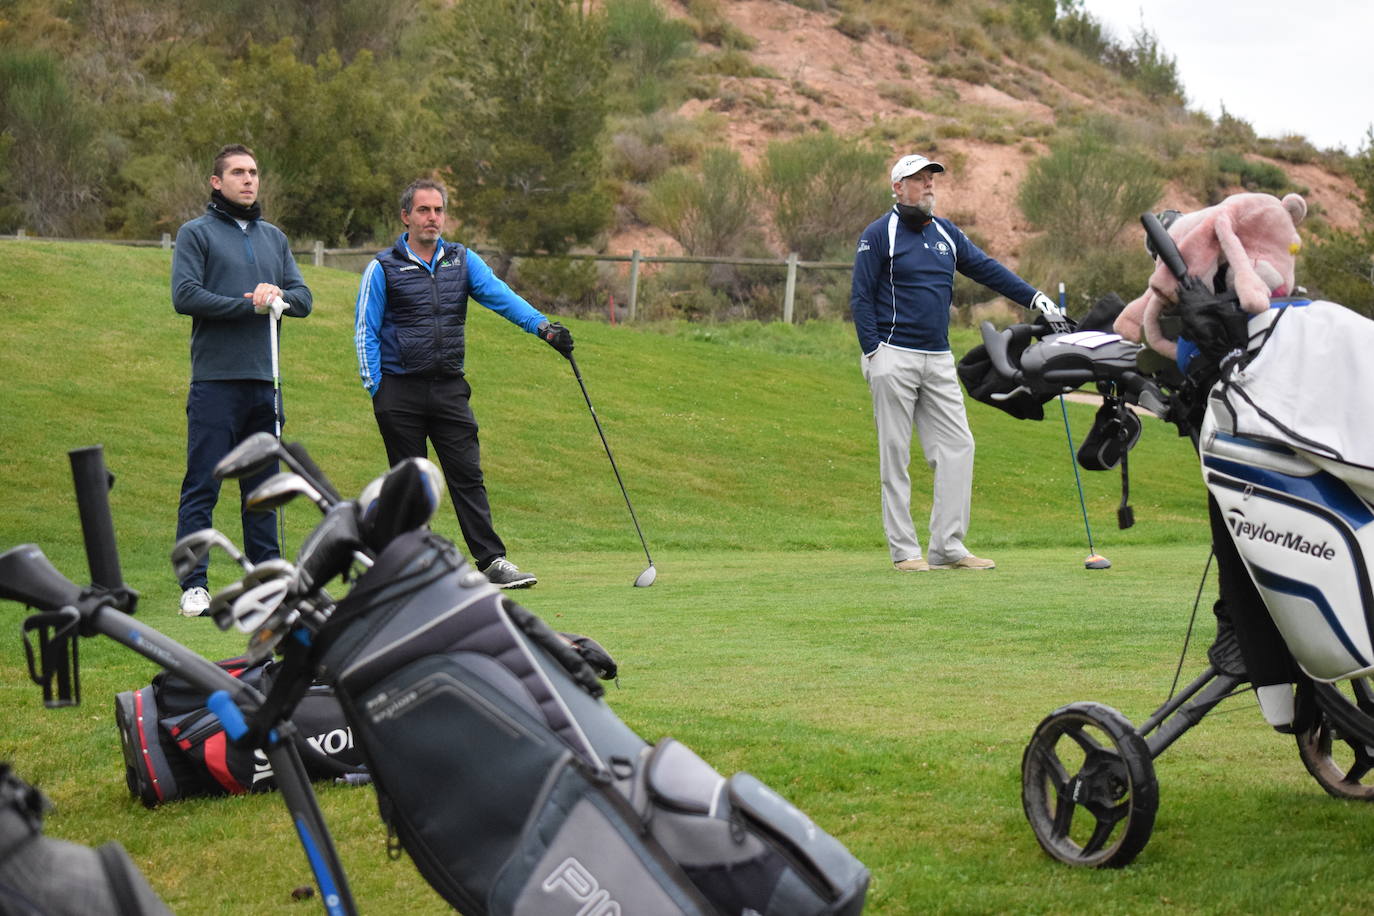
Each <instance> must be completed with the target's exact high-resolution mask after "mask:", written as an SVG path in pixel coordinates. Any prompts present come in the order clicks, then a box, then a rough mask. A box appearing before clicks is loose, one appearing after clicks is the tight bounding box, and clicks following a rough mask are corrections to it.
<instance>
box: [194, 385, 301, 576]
mask: <svg viewBox="0 0 1374 916" xmlns="http://www.w3.org/2000/svg"><path fill="white" fill-rule="evenodd" d="M274 400H275V393H274V392H273V390H272V383H271V382H259V381H250V380H241V381H214V382H192V383H191V390H190V393H189V394H188V395H187V396H186V477H185V478H184V479H183V480H182V482H181V504H180V507H179V508H178V510H177V540H180V539H181V538H182V537H184V536H185V535H187V534H190V533H191V532H193V531H199V530H201V529H202V528H210V527H213V526H214V513H215V503H216V502H218V501H219V487H220V481H219V480H216V479H215V476H214V474H213V473H212V472H213V471H214V469H215V465H216V464H218V463H219V460H220V459H221V458H223V457H224V456H225V455H226V454H228V453H229V451H230V450H231V449H233V448H234V446H236V445H238V444H239V443H240V442H242V441H243V440H244V439H246V438H248V437H249V436H251V435H252V434H253V433H258V432H267V433H270V432H272V431H273V427H274V425H275V415H276V406H275V404H274V403H273V402H274ZM285 421H286V418H285V416H283V417H282V422H283V423H285ZM277 470H278V468H277V464H276V462H273V463H272V465H271V466H270V467H268V468H267V469H266V470H264V471H262V472H261V473H259V474H256V475H254V476H252V477H245V478H241V479H240V480H239V512H240V514H241V515H242V518H243V553H244V556H246V557H247V558H248V559H249V560H250V561H251V562H253V563H255V564H256V563H261V562H262V561H263V560H269V559H272V558H274V557H279V556H281V549H280V547H279V545H278V544H277V513H276V512H246V511H244V509H243V503H244V497H246V496H247V495H248V494H249V493H251V492H253V488H254V487H256V486H257V485H258V484H260V483H262V482H263V481H264V480H266V479H267V478H269V477H271V476H272V475H273V474H275V473H277ZM208 565H209V562H208V558H207V559H206V560H202V561H201V563H200V565H199V566H197V567H196V569H195V571H194V572H192V573H191V575H190V576H188V577H187V578H185V579H183V580H182V581H181V587H182V589H188V588H192V587H194V586H200V587H201V588H205V587H206V581H207V580H206V573H207V567H208Z"/></svg>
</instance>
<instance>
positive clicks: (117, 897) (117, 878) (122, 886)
mask: <svg viewBox="0 0 1374 916" xmlns="http://www.w3.org/2000/svg"><path fill="white" fill-rule="evenodd" d="M95 855H96V858H97V859H99V860H100V868H101V870H103V871H104V872H105V883H106V884H108V885H109V886H110V896H111V897H113V898H114V904H115V914H116V916H142V914H143V904H141V903H139V902H138V894H137V893H135V892H134V885H133V882H132V881H130V880H129V869H130V868H132V867H133V862H131V861H130V860H129V854H128V853H127V852H125V851H124V847H123V846H120V845H119V841H118V840H110V842H108V843H106V844H105V845H103V846H100V847H97V848H96V850H95Z"/></svg>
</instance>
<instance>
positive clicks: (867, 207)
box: [760, 131, 891, 260]
mask: <svg viewBox="0 0 1374 916" xmlns="http://www.w3.org/2000/svg"><path fill="white" fill-rule="evenodd" d="M886 161H887V153H885V152H884V151H883V150H880V149H876V148H874V147H872V146H865V145H861V144H859V143H858V142H855V141H851V140H845V139H844V138H842V137H837V136H835V135H834V134H832V133H830V132H828V131H822V132H820V133H817V134H811V135H807V136H803V137H798V138H797V139H795V140H785V141H775V142H773V143H770V144H769V145H768V150H767V152H766V153H765V155H764V160H763V163H762V166H761V169H760V173H761V177H762V181H763V185H764V187H765V188H766V189H767V191H768V192H769V196H770V197H771V199H772V200H773V201H774V202H775V204H774V212H773V222H774V225H776V226H777V229H778V234H779V235H781V236H782V241H783V244H784V245H786V246H787V247H788V249H789V250H791V251H795V252H797V254H798V255H800V256H801V257H802V258H805V259H807V260H818V259H820V258H822V257H824V256H825V255H826V254H827V253H829V252H832V251H834V250H835V249H836V248H837V247H839V246H842V245H845V244H846V243H849V242H852V241H853V240H854V239H855V238H856V237H857V236H858V234H859V230H860V228H861V227H862V226H863V225H865V224H866V223H867V222H868V221H869V220H871V219H873V218H874V217H875V216H876V215H877V214H878V213H879V212H880V211H881V210H882V209H883V207H884V205H885V204H886V203H887V200H888V198H889V196H890V194H891V191H890V188H889V187H888V185H887V184H886V183H885V182H884V181H883V180H882V179H881V178H880V177H879V176H881V175H882V174H883V165H884V164H885V162H886Z"/></svg>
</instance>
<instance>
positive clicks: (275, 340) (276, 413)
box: [259, 296, 287, 545]
mask: <svg viewBox="0 0 1374 916" xmlns="http://www.w3.org/2000/svg"><path fill="white" fill-rule="evenodd" d="M286 308H287V306H286V300H284V299H282V297H281V296H275V297H273V299H272V302H271V304H270V305H269V306H268V309H267V328H268V331H267V333H268V348H269V349H270V350H271V351H272V435H273V436H274V437H275V438H276V439H277V441H281V338H280V336H279V335H280V333H281V331H280V326H281V315H282V312H284V311H286ZM273 508H275V507H273ZM259 511H266V508H265V507H264V508H263V509H261V510H259ZM276 517H277V544H278V545H285V544H286V516H285V515H284V514H282V513H280V512H278V513H276Z"/></svg>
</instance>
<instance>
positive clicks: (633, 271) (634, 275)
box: [627, 248, 639, 321]
mask: <svg viewBox="0 0 1374 916" xmlns="http://www.w3.org/2000/svg"><path fill="white" fill-rule="evenodd" d="M638 304H639V249H638V248H636V249H635V250H634V251H632V252H630V313H629V315H628V316H627V320H629V321H634V320H635V307H636V306H637V305H638Z"/></svg>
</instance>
